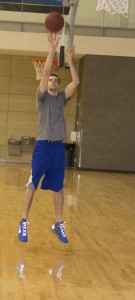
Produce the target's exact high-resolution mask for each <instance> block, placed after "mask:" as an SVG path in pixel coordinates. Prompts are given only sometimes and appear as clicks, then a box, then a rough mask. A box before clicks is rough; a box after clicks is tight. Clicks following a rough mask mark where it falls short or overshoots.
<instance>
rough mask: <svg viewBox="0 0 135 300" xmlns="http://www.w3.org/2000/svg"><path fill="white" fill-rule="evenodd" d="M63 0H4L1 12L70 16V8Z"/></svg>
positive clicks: (1, 4)
mask: <svg viewBox="0 0 135 300" xmlns="http://www.w3.org/2000/svg"><path fill="white" fill-rule="evenodd" d="M64 3H65V2H64V1H63V0H39V1H38V0H31V1H29V0H22V1H21V0H16V1H14V0H13V1H11V0H3V1H0V11H15V12H31V13H32V12H34V13H46V14H47V13H50V12H52V11H58V12H59V13H62V14H64V15H68V13H69V6H67V5H64Z"/></svg>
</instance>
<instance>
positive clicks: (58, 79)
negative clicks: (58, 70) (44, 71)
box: [49, 73, 60, 84]
mask: <svg viewBox="0 0 135 300" xmlns="http://www.w3.org/2000/svg"><path fill="white" fill-rule="evenodd" d="M50 76H55V77H57V78H58V83H59V84H60V78H59V76H58V75H57V74H54V73H52V74H50V75H49V77H50Z"/></svg>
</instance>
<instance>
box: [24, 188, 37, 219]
mask: <svg viewBox="0 0 135 300" xmlns="http://www.w3.org/2000/svg"><path fill="white" fill-rule="evenodd" d="M34 193H35V190H30V189H28V188H27V189H26V192H25V197H24V204H23V211H22V218H23V219H27V217H28V213H29V210H30V207H31V204H32V201H33V196H34Z"/></svg>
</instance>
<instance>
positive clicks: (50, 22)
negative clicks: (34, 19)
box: [45, 11, 64, 32]
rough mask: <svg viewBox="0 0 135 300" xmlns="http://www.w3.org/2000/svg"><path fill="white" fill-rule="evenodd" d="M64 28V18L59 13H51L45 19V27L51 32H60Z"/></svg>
mask: <svg viewBox="0 0 135 300" xmlns="http://www.w3.org/2000/svg"><path fill="white" fill-rule="evenodd" d="M63 26H64V18H63V16H62V15H61V14H60V13H59V12H56V11H55V12H51V13H50V14H48V16H47V17H46V19H45V27H46V28H47V30H49V31H50V32H57V31H60V30H61V29H62V28H63Z"/></svg>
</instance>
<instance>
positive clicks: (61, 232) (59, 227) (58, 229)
mask: <svg viewBox="0 0 135 300" xmlns="http://www.w3.org/2000/svg"><path fill="white" fill-rule="evenodd" d="M51 230H52V232H53V233H55V234H56V235H57V237H58V239H59V241H60V242H62V243H68V239H67V237H66V234H65V226H64V222H59V223H55V224H54V225H53V226H52V228H51Z"/></svg>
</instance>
